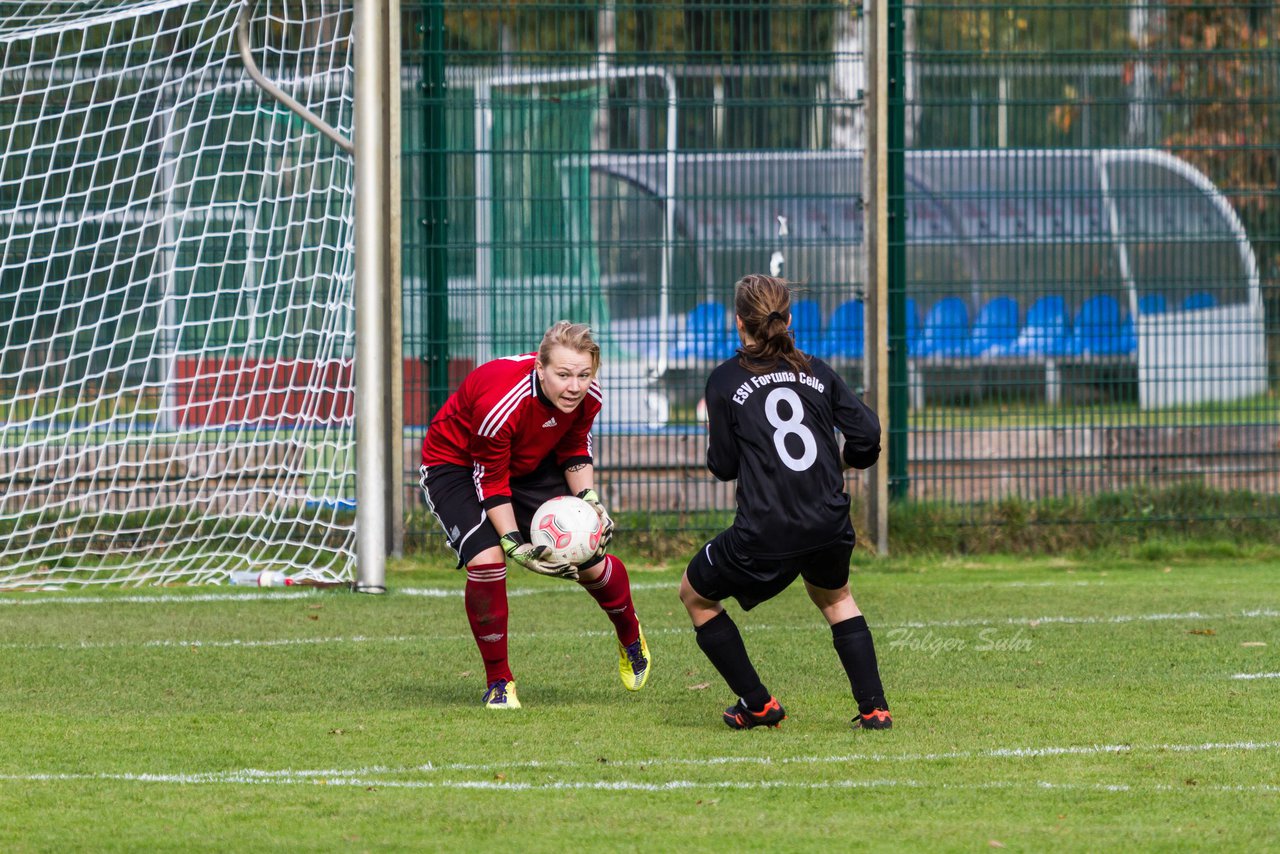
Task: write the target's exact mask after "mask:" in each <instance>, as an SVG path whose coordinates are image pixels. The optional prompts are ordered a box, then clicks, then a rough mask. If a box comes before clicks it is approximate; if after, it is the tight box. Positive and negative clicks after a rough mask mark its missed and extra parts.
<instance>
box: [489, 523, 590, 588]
mask: <svg viewBox="0 0 1280 854" xmlns="http://www.w3.org/2000/svg"><path fill="white" fill-rule="evenodd" d="M499 542H500V543H501V544H502V553H503V554H505V555H506V556H507V559H508V560H512V561H515V562H516V563H518V564H520V566H523V567H524V568H525V569H527V570H529V571H530V572H536V573H538V575H550V576H552V577H555V578H571V579H573V580H575V581H576V580H577V579H578V568H577V567H576V566H572V565H570V564H567V563H564V562H562V561H557V560H553V559H551V558H548V557H545V555H546V553H547V547H546V546H535V545H533V544H532V543H526V542H525V541H524V537H522V536H520V532H519V531H512V532H510V533H509V534H503V535H502V538H501V540H499Z"/></svg>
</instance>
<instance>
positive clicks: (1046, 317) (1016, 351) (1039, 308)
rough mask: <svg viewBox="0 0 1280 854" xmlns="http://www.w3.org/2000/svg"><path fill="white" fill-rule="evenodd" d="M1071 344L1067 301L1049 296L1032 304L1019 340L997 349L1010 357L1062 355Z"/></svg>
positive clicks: (1055, 296)
mask: <svg viewBox="0 0 1280 854" xmlns="http://www.w3.org/2000/svg"><path fill="white" fill-rule="evenodd" d="M1069 344H1070V326H1069V324H1068V323H1067V301H1066V300H1064V299H1063V298H1062V297H1060V296H1057V295H1050V296H1043V297H1040V298H1039V299H1037V300H1036V301H1035V302H1034V303H1032V304H1031V307H1030V308H1029V309H1027V320H1026V323H1024V324H1023V326H1022V331H1021V332H1019V333H1018V337H1017V339H1015V340H1014V341H1013V343H1012V344H1010V345H1008V346H1007V347H1003V348H998V349H997V350H996V351H995V352H996V353H1000V354H1003V355H1009V356H1061V355H1063V354H1064V353H1066V352H1067V349H1068V346H1069ZM993 355H994V353H993Z"/></svg>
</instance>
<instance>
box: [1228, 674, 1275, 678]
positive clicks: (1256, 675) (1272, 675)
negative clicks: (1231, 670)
mask: <svg viewBox="0 0 1280 854" xmlns="http://www.w3.org/2000/svg"><path fill="white" fill-rule="evenodd" d="M1231 678H1232V679H1280V673H1237V674H1235V675H1234V676H1232V677H1231Z"/></svg>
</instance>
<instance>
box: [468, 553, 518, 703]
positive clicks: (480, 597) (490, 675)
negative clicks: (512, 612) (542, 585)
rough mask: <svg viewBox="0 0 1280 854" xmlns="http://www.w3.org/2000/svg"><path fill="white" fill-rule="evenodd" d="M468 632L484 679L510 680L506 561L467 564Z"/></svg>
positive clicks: (492, 680) (493, 680)
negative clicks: (482, 668) (474, 642)
mask: <svg viewBox="0 0 1280 854" xmlns="http://www.w3.org/2000/svg"><path fill="white" fill-rule="evenodd" d="M463 602H464V603H465V604H466V606H467V620H468V621H469V622H470V623H471V635H472V637H474V638H475V639H476V646H477V647H479V649H480V657H481V658H482V659H484V674H485V681H486V682H496V681H497V680H499V679H506V680H507V681H508V682H510V681H511V680H512V676H511V666H510V664H508V663H507V565H506V564H505V563H478V564H475V565H474V566H468V567H467V589H466V593H465V595H464V596H463Z"/></svg>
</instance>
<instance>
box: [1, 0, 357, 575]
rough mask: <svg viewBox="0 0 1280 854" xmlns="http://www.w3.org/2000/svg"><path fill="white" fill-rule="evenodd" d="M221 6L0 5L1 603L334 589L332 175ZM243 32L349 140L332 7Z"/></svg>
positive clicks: (338, 413) (347, 269) (346, 539)
mask: <svg viewBox="0 0 1280 854" xmlns="http://www.w3.org/2000/svg"><path fill="white" fill-rule="evenodd" d="M241 7H242V4H241V3H240V2H238V0H237V2H187V0H181V2H178V0H170V2H128V0H116V1H115V2H105V0H81V2H75V0H63V2H0V140H3V142H0V236H2V238H3V244H2V248H0V253H2V254H0V587H3V588H27V587H50V586H52V587H60V586H78V585H88V584H103V583H114V584H164V583H195V584H201V583H217V582H220V581H224V580H226V579H227V578H228V577H229V573H231V572H236V571H246V570H275V571H282V572H285V573H286V574H288V575H291V576H294V577H295V578H297V579H299V580H314V581H346V580H350V579H351V577H352V576H353V573H354V512H353V507H354V496H355V481H354V451H355V447H354V423H353V382H354V374H353V370H352V360H353V356H354V350H355V341H354V323H353V283H354V265H353V257H352V256H353V251H352V250H353V246H352V235H353V226H354V222H353V168H352V162H351V158H350V156H349V155H348V154H346V153H345V152H344V151H342V150H341V149H340V148H338V147H337V146H336V145H334V143H333V142H331V141H330V140H328V139H326V138H325V137H324V136H322V135H321V134H320V133H319V132H317V131H316V130H315V129H314V128H312V127H311V126H310V125H308V124H306V123H304V122H303V121H302V120H300V119H299V118H297V117H296V116H295V115H294V114H293V113H291V112H289V111H288V110H286V109H285V108H284V107H282V106H279V105H277V104H276V103H275V102H274V101H273V100H272V99H271V97H270V96H269V95H267V94H266V93H264V92H262V91H261V90H260V89H259V88H258V87H257V86H256V85H255V84H254V83H253V82H252V81H251V80H250V78H249V75H248V73H247V72H246V70H245V67H244V63H243V62H242V61H241V58H240V55H239V51H238V47H237V39H236V28H237V23H238V16H239V15H240V14H241ZM246 9H252V12H251V13H249V12H246V14H249V18H248V27H247V33H248V36H249V39H248V41H249V44H251V45H252V56H253V58H254V60H255V62H256V64H257V65H258V66H259V67H260V68H261V70H262V72H263V74H264V75H265V76H266V77H268V78H269V79H271V80H273V81H274V82H276V83H277V85H279V86H280V87H281V88H282V89H284V90H285V91H286V92H288V93H289V94H290V95H291V96H293V97H294V98H295V99H297V100H298V101H299V102H301V103H302V104H303V105H304V106H306V107H307V108H308V109H309V110H311V112H313V113H315V114H316V115H318V116H319V117H321V118H322V119H324V120H325V121H326V122H327V123H328V124H330V125H331V126H333V127H335V128H336V129H338V131H339V132H341V133H343V134H344V135H346V136H348V137H349V136H350V129H351V115H352V103H351V91H352V86H351V83H352V62H351V50H352V47H351V43H350V38H349V37H350V30H351V17H352V16H351V9H350V3H349V0H348V2H345V3H333V2H324V0H307V2H299V0H290V2H280V0H257V2H256V4H250V5H249V6H247V7H246Z"/></svg>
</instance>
